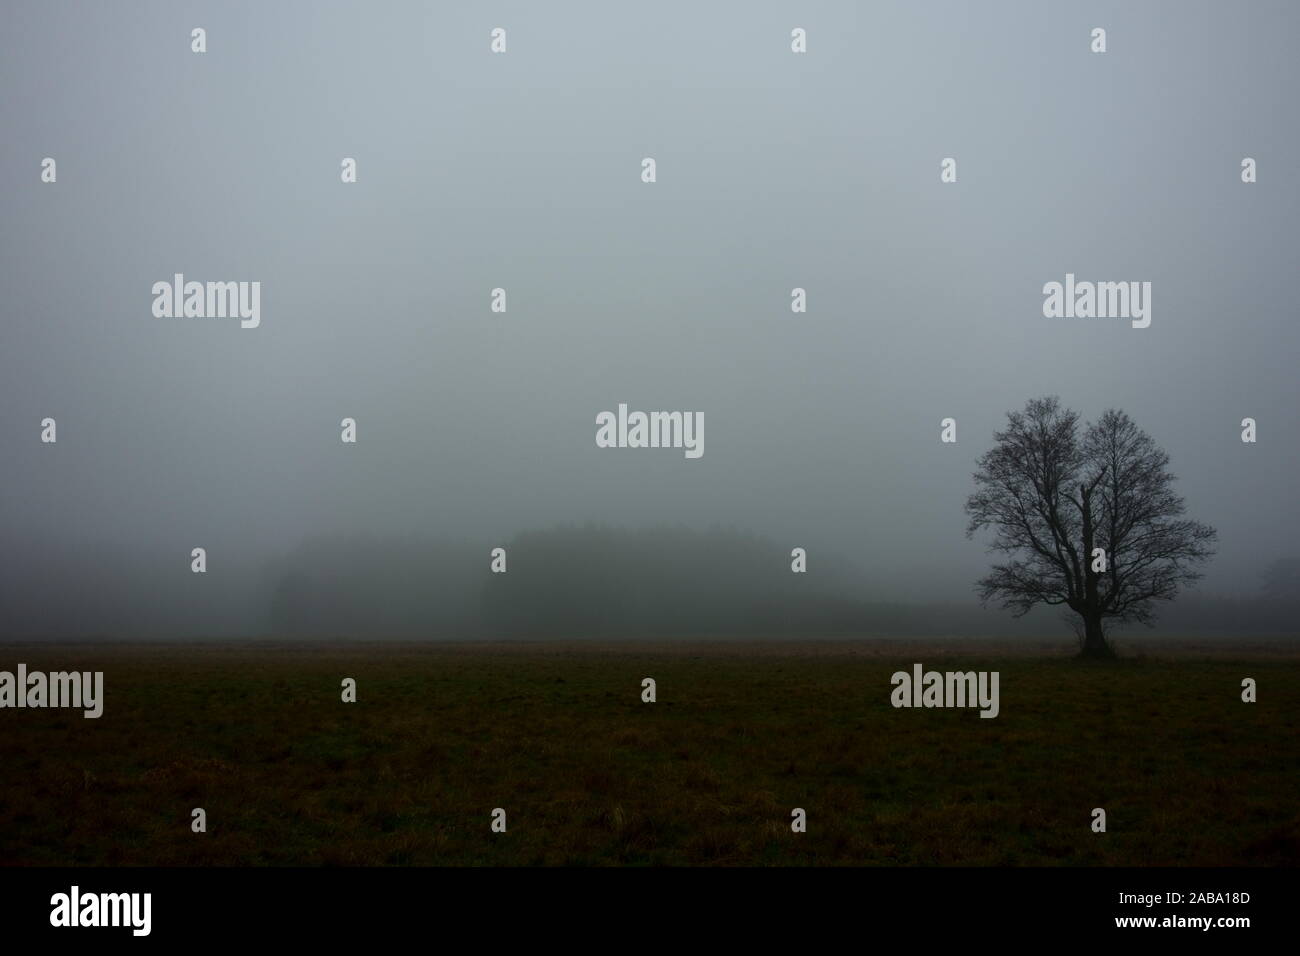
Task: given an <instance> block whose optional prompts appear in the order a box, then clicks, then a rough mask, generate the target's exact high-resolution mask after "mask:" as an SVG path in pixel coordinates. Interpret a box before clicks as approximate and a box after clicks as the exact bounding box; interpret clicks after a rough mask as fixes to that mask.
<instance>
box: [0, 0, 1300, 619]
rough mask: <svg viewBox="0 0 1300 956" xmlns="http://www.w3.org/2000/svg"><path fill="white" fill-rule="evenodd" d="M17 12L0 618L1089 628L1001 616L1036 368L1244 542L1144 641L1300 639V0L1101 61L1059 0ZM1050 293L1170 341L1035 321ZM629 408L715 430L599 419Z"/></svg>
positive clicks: (1144, 15)
mask: <svg viewBox="0 0 1300 956" xmlns="http://www.w3.org/2000/svg"><path fill="white" fill-rule="evenodd" d="M17 8H18V12H19V13H20V14H25V13H30V12H32V11H36V10H39V12H40V15H39V16H35V15H32V16H27V15H16V16H13V17H10V18H8V21H9V22H7V24H6V33H7V36H6V40H5V47H6V49H5V55H4V57H3V58H0V84H3V86H4V88H5V89H6V90H7V91H9V95H6V96H5V97H3V98H2V99H0V128H3V129H4V130H5V135H4V136H3V137H0V177H2V178H3V180H4V182H5V183H6V184H7V185H6V188H5V189H4V190H2V191H0V221H2V222H3V223H4V227H3V230H0V288H3V290H4V299H3V321H2V322H0V486H2V490H0V637H4V638H10V639H28V638H36V639H40V638H46V637H177V638H200V637H234V636H261V635H272V636H295V637H319V638H333V637H346V636H352V637H384V636H393V637H403V638H412V637H421V636H427V637H437V638H443V639H447V638H461V637H463V638H479V637H493V636H508V637H527V638H538V639H541V638H550V637H565V638H571V637H585V636H593V637H618V638H636V637H672V636H711V635H712V636H717V635H723V636H725V635H732V634H747V635H752V636H761V635H764V634H771V635H773V636H780V637H800V636H814V635H820V636H844V635H854V634H863V635H867V634H904V635H905V634H918V635H953V636H959V635H963V634H965V635H1005V636H1008V637H1014V636H1017V635H1026V636H1027V635H1037V636H1049V637H1050V636H1053V635H1060V636H1061V637H1062V639H1068V637H1069V629H1068V627H1067V626H1066V625H1064V624H1063V623H1061V622H1060V620H1059V618H1058V615H1056V614H1054V613H1051V612H1042V613H1039V612H1035V613H1033V614H1031V615H1030V616H1029V617H1028V618H1027V619H1025V620H1023V621H1019V622H1016V621H1013V620H1012V619H1011V618H1010V616H1009V615H1008V614H1006V613H1005V612H1001V611H998V610H996V609H991V610H980V609H979V608H978V606H977V605H976V603H975V593H974V582H975V581H976V579H977V578H978V577H979V576H980V575H981V574H982V573H984V571H985V570H986V569H987V566H988V562H989V559H988V557H987V556H986V554H985V553H984V548H985V546H986V544H987V541H986V540H983V539H981V537H980V536H976V538H975V539H973V540H967V539H966V537H965V535H964V530H965V524H966V519H965V516H964V515H963V513H962V505H963V502H964V500H965V498H966V496H967V495H968V494H969V493H970V492H971V490H972V485H971V473H972V470H973V468H974V465H975V461H976V459H977V458H978V456H979V455H980V454H981V453H983V452H984V451H986V450H987V449H988V447H989V446H990V443H991V441H992V435H993V432H994V431H995V430H996V429H997V428H999V427H1001V426H1002V425H1003V423H1004V420H1005V419H1004V416H1005V413H1006V412H1007V411H1009V410H1011V409H1015V408H1019V407H1021V406H1022V405H1023V404H1024V402H1025V401H1026V400H1027V399H1029V398H1031V397H1035V396H1039V395H1049V394H1054V395H1059V396H1060V397H1061V399H1062V402H1063V403H1064V404H1065V405H1067V406H1069V407H1071V408H1074V409H1077V410H1078V411H1079V412H1080V413H1081V415H1082V416H1083V417H1084V419H1085V420H1095V419H1096V418H1097V417H1098V416H1099V415H1100V414H1101V413H1102V412H1103V411H1104V410H1105V409H1107V408H1110V407H1118V408H1122V409H1124V410H1125V411H1127V412H1128V413H1129V414H1130V415H1131V416H1132V417H1133V419H1134V421H1136V422H1137V424H1138V425H1139V426H1140V427H1142V428H1143V429H1145V430H1146V431H1148V432H1149V433H1150V434H1151V435H1152V437H1153V438H1154V439H1155V441H1156V442H1157V443H1158V444H1159V445H1160V446H1161V447H1162V448H1164V449H1165V450H1166V451H1168V453H1169V454H1170V456H1171V466H1170V467H1171V470H1172V471H1173V473H1174V474H1175V475H1177V476H1178V478H1179V483H1178V490H1179V493H1180V494H1182V495H1183V496H1184V497H1185V499H1186V503H1187V509H1188V515H1189V516H1190V517H1192V518H1195V519H1197V520H1200V521H1204V522H1207V523H1208V524H1210V525H1213V526H1214V527H1215V528H1217V529H1218V532H1219V545H1218V553H1217V555H1216V557H1215V558H1214V559H1213V560H1212V561H1211V562H1210V563H1209V564H1208V565H1207V567H1206V568H1205V577H1204V579H1203V580H1202V581H1201V582H1200V584H1199V588H1198V589H1197V590H1196V591H1194V592H1191V593H1189V594H1186V595H1184V596H1183V597H1180V598H1179V600H1178V601H1176V602H1174V603H1173V604H1172V605H1169V606H1168V607H1165V608H1163V609H1162V610H1161V618H1160V622H1159V631H1158V632H1157V633H1168V634H1186V633H1193V632H1195V633H1205V634H1210V635H1218V636H1223V637H1230V636H1233V635H1251V634H1288V633H1294V631H1295V625H1294V622H1295V621H1296V620H1297V619H1300V617H1298V616H1297V613H1296V610H1297V600H1298V599H1297V592H1296V588H1295V580H1296V574H1295V573H1294V570H1290V571H1288V570H1286V568H1287V567H1291V568H1293V567H1294V566H1293V565H1285V564H1283V565H1279V564H1278V562H1285V561H1288V560H1289V561H1294V560H1295V558H1296V557H1297V555H1300V545H1297V541H1298V540H1300V509H1297V508H1296V506H1295V476H1296V475H1297V474H1298V473H1300V421H1298V420H1297V417H1296V415H1295V408H1296V403H1297V397H1298V396H1297V386H1296V382H1297V378H1296V374H1295V367H1294V366H1295V356H1296V355H1297V354H1300V324H1297V322H1296V314H1295V305H1294V302H1295V296H1294V290H1293V288H1292V287H1293V283H1294V274H1295V268H1294V236H1295V228H1296V223H1297V222H1300V182H1298V181H1297V179H1296V177H1295V176H1293V175H1291V172H1290V165H1291V163H1292V161H1293V158H1294V157H1295V156H1296V155H1300V130H1298V128H1297V126H1296V124H1295V123H1294V122H1290V121H1287V120H1286V119H1285V118H1286V117H1288V116H1291V115H1292V114H1293V112H1294V109H1293V107H1294V104H1293V102H1292V100H1293V96H1294V90H1295V87H1296V81H1297V79H1300V67H1298V66H1297V59H1296V57H1295V51H1294V38H1295V36H1296V35H1297V30H1298V29H1300V8H1297V7H1295V6H1294V5H1291V4H1286V3H1258V4H1254V3H1253V4H1251V5H1250V9H1249V15H1248V16H1241V17H1237V16H1235V15H1234V16H1229V15H1226V14H1225V12H1224V11H1223V10H1222V8H1216V7H1213V6H1210V5H1207V4H1197V3H1191V4H1189V3H1172V2H1170V3H1149V4H1141V5H1110V6H1104V7H1103V8H1100V9H1098V10H1097V11H1096V13H1095V15H1096V17H1097V19H1098V20H1099V21H1104V22H1105V24H1106V26H1107V27H1108V29H1109V30H1110V36H1111V43H1112V47H1111V51H1110V52H1109V53H1107V54H1106V56H1105V57H1095V56H1092V55H1091V54H1090V53H1089V51H1088V48H1087V29H1088V27H1089V26H1090V25H1091V24H1090V23H1087V22H1084V21H1083V20H1081V19H1080V16H1079V14H1078V13H1077V12H1072V11H1068V10H1066V9H1064V8H1058V7H1057V6H1056V5H1051V4H1039V3H1033V2H1021V3H999V4H994V5H979V6H973V5H969V4H964V3H958V2H952V3H939V4H924V5H917V4H911V3H903V2H898V3H886V4H873V5H871V7H870V11H869V12H868V10H867V9H866V8H864V7H861V6H859V5H857V4H847V3H844V4H827V5H823V6H817V7H816V8H813V9H808V10H804V9H800V10H794V9H792V8H791V7H790V6H789V5H788V4H778V3H745V4H740V3H723V4H708V5H703V6H701V5H698V4H689V3H684V2H667V3H659V4H655V5H653V6H651V7H622V8H619V9H618V10H617V11H614V10H611V9H610V8H609V7H608V6H607V5H605V4H601V3H596V2H591V3H570V4H564V5H563V6H562V7H559V8H557V7H555V6H552V5H536V4H524V3H520V4H507V5H505V6H504V7H503V8H502V10H501V11H500V12H492V13H491V14H490V16H489V15H487V14H484V13H483V12H482V11H480V10H478V9H476V8H475V7H474V6H473V5H468V6H466V7H464V8H463V9H458V8H455V7H448V6H446V5H438V6H437V8H436V10H435V9H434V8H432V7H429V6H428V5H426V4H416V3H385V4H382V5H379V6H378V7H377V8H376V9H373V10H372V9H367V11H366V13H365V16H364V18H359V17H358V15H357V14H356V10H355V8H353V7H344V6H336V5H332V4H328V3H320V4H318V3H311V4H308V3H305V2H287V3H276V4H261V3H252V2H235V3H226V4H221V5H217V6H212V7H210V8H208V7H204V8H201V9H196V8H191V7H185V6H176V5H172V4H166V3H161V2H155V3H141V4H135V5H133V8H132V9H133V12H132V15H131V16H123V15H122V12H121V11H120V10H118V9H116V8H114V7H113V6H112V5H93V4H57V5H52V6H47V5H44V4H41V5H36V4H32V3H19V4H17ZM1089 15H1090V16H1091V15H1093V14H1092V13H1090V14H1089ZM498 17H499V18H500V19H501V20H502V22H504V23H506V25H507V26H508V27H509V30H510V50H509V53H508V55H505V56H492V55H491V54H490V53H489V51H488V44H487V39H488V30H489V29H490V28H491V27H492V26H495V25H496V22H495V18H498ZM489 20H492V22H489ZM200 22H201V24H202V25H203V26H204V27H205V28H206V29H207V31H208V36H209V44H210V46H209V50H208V52H207V53H205V54H204V55H202V56H197V55H193V54H191V52H190V50H189V46H188V39H187V38H188V35H189V30H190V29H191V27H193V26H195V25H196V24H198V23H200ZM795 25H798V26H802V27H804V28H806V29H807V30H808V35H809V37H810V47H809V49H810V52H809V54H808V55H806V56H792V55H791V53H790V50H789V32H790V29H791V27H792V26H795ZM1189 51H1191V52H1189ZM340 64H343V65H342V66H340ZM1027 78H1030V79H1027ZM46 156H50V157H55V158H57V160H58V163H59V167H58V169H59V177H58V181H57V183H56V184H49V185H46V184H42V183H40V182H39V179H38V174H39V163H40V161H41V158H42V157H46ZM646 156H653V157H654V158H655V159H656V160H657V162H658V180H657V182H656V183H655V184H654V185H652V186H648V185H646V184H644V183H642V182H641V181H640V178H639V173H640V168H641V167H640V164H641V160H642V158H643V157H646ZM947 156H954V157H956V158H957V160H958V162H959V163H960V170H961V172H960V176H959V179H958V181H957V182H956V183H955V184H952V185H951V186H945V185H941V184H940V182H939V178H938V173H939V163H940V160H941V159H942V158H943V157H947ZM1243 156H1252V157H1255V158H1256V159H1257V160H1258V162H1259V169H1260V176H1259V181H1258V182H1257V183H1254V184H1252V185H1250V186H1245V185H1243V184H1242V182H1241V181H1240V179H1239V164H1240V161H1241V158H1242V157H1243ZM343 157H355V158H356V160H357V164H358V171H359V172H358V180H357V182H356V183H355V184H351V185H346V186H345V185H343V184H342V183H341V182H340V177H339V167H340V160H341V159H342V158H343ZM1067 272H1068V273H1074V274H1077V275H1079V276H1080V277H1081V278H1086V279H1115V280H1125V281H1127V280H1135V281H1136V280H1142V281H1149V282H1151V283H1152V290H1153V291H1152V299H1151V305H1152V322H1151V325H1150V327H1149V328H1145V329H1140V330H1138V329H1134V328H1131V327H1130V326H1129V324H1128V323H1127V322H1114V321H1089V320H1055V319H1048V318H1045V317H1044V315H1043V311H1042V293H1041V289H1042V287H1043V285H1044V283H1046V282H1049V281H1054V280H1055V281H1060V280H1061V279H1062V278H1063V277H1064V276H1065V275H1066V273H1067ZM176 273H183V274H184V275H185V276H186V277H187V278H192V279H194V280H198V281H245V280H247V281H252V280H256V281H259V282H261V290H262V293H261V295H262V298H261V319H260V324H259V325H258V327H257V328H250V329H244V328H241V327H240V324H239V322H238V321H231V320H224V319H186V318H157V317H155V316H154V315H153V314H152V313H151V292H150V290H151V286H152V285H153V284H154V283H155V282H157V281H159V280H167V281H170V280H171V278H172V276H173V275H175V274H176ZM497 287H502V288H505V289H506V290H508V294H509V307H508V311H506V312H504V313H494V312H492V311H490V308H489V302H490V293H491V290H493V289H494V288H497ZM794 287H800V288H805V289H806V290H807V295H808V311H807V312H806V313H802V314H795V313H792V312H791V309H790V290H791V289H792V288H794ZM620 403H627V404H628V405H629V406H630V407H632V408H634V409H644V410H646V411H651V410H679V411H684V412H697V413H700V414H702V415H703V418H704V421H705V422H706V423H707V427H706V428H705V431H704V437H705V441H704V453H703V454H702V455H701V456H700V457H699V458H695V459H691V458H688V457H686V456H684V455H683V454H682V452H681V450H680V449H671V448H661V449H628V448H620V449H609V448H600V447H598V446H597V443H596V441H595V437H596V416H597V415H599V414H600V413H601V412H603V411H609V410H613V409H616V408H617V407H618V406H619V404H620ZM47 416H48V417H52V418H54V419H56V420H57V422H58V441H57V443H56V444H43V443H42V442H41V441H40V422H41V421H42V420H43V419H44V418H46V417H47ZM1247 416H1249V417H1252V418H1254V419H1255V420H1256V421H1257V422H1258V425H1259V440H1258V442H1257V443H1255V444H1244V443H1243V442H1242V441H1241V440H1240V431H1241V427H1240V422H1241V420H1242V419H1243V418H1244V417H1247ZM947 417H953V418H955V419H956V422H957V442H956V443H955V444H945V443H941V442H940V440H939V434H940V422H941V420H943V419H944V418H947ZM344 418H353V419H355V421H356V423H357V434H358V440H357V442H356V443H355V444H345V443H343V442H341V441H340V422H341V420H342V419H344ZM196 547H202V548H204V549H206V553H207V561H208V565H207V571H206V573H204V574H193V573H191V567H190V562H191V557H190V556H191V551H192V549H194V548H196ZM497 547H503V548H505V549H506V551H507V554H508V560H509V570H508V573H506V574H504V575H492V574H491V573H490V571H489V562H490V553H491V551H492V549H493V548H497ZM796 547H798V548H804V549H806V551H807V555H808V571H807V573H806V574H800V575H795V574H791V572H790V561H791V550H792V549H793V548H796ZM1279 568H1281V569H1282V570H1278V569H1279ZM1279 582H1280V583H1279ZM1135 630H1138V631H1139V632H1140V629H1135Z"/></svg>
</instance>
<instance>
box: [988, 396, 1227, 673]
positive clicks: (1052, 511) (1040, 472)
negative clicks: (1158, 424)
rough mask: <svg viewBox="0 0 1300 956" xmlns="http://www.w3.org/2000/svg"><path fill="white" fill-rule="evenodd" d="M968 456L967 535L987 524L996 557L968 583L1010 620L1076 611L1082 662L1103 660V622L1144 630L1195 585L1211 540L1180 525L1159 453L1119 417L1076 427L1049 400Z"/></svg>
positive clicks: (1178, 502) (1189, 524)
mask: <svg viewBox="0 0 1300 956" xmlns="http://www.w3.org/2000/svg"><path fill="white" fill-rule="evenodd" d="M993 437H994V441H995V443H996V444H995V445H994V447H993V448H992V449H990V450H989V451H988V452H986V453H985V454H984V455H983V456H981V457H980V459H979V462H978V467H977V470H976V472H975V475H974V478H975V487H976V490H975V492H974V493H973V494H972V495H971V496H970V497H969V498H968V499H967V501H966V513H967V515H968V516H969V518H970V524H969V526H968V527H967V529H966V535H967V537H972V536H973V535H974V534H975V533H976V532H978V531H981V530H983V529H985V528H990V529H992V530H993V532H994V537H993V541H992V544H991V545H990V548H989V550H990V551H992V552H997V553H1001V554H1005V555H1007V556H1008V560H1007V561H1006V562H1005V563H1002V564H996V565H994V566H993V568H992V570H991V571H990V572H989V574H988V575H986V576H985V577H983V578H981V579H980V581H979V582H978V584H977V586H978V588H979V592H980V597H981V599H982V600H983V601H984V602H985V603H986V604H987V603H989V602H990V601H999V602H1000V603H1001V606H1002V607H1004V608H1009V609H1011V610H1013V611H1014V612H1015V615H1016V616H1017V617H1019V616H1020V615H1022V614H1025V613H1026V612H1028V611H1029V610H1030V608H1032V607H1034V606H1035V605H1037V604H1046V605H1064V606H1065V607H1067V608H1069V609H1070V610H1071V611H1073V612H1075V613H1076V614H1078V615H1079V624H1080V625H1081V626H1080V632H1081V635H1082V651H1083V653H1084V655H1085V656H1090V657H1109V656H1111V655H1112V650H1111V647H1110V644H1109V642H1108V641H1107V639H1106V636H1105V624H1106V622H1107V621H1115V622H1128V621H1135V622H1140V623H1143V624H1150V623H1151V622H1152V621H1153V619H1154V616H1155V602H1156V601H1168V600H1172V599H1173V598H1174V597H1175V596H1176V595H1177V594H1178V592H1179V590H1180V589H1181V588H1182V587H1183V586H1185V585H1187V584H1189V583H1191V582H1193V581H1195V580H1196V579H1197V578H1199V577H1200V573H1199V571H1198V570H1197V568H1198V566H1199V565H1200V564H1201V563H1202V562H1203V561H1205V560H1206V559H1207V558H1208V557H1210V555H1212V554H1213V553H1214V542H1215V538H1216V532H1215V530H1214V529H1213V528H1211V527H1209V526H1208V525H1204V524H1201V523H1200V522H1197V521H1192V520H1190V519H1187V518H1185V517H1183V513H1184V510H1185V509H1184V505H1183V499H1182V498H1181V497H1180V496H1179V495H1177V494H1175V493H1174V490H1173V483H1174V480H1175V479H1174V476H1173V475H1172V474H1170V472H1169V468H1168V466H1169V456H1168V454H1166V453H1165V452H1164V451H1163V450H1162V449H1160V448H1159V447H1158V446H1157V445H1156V444H1155V442H1154V441H1152V440H1151V437H1150V436H1149V435H1147V433H1146V432H1144V431H1142V429H1140V428H1138V427H1137V425H1135V424H1134V423H1133V420H1132V419H1130V418H1129V417H1128V415H1127V414H1125V413H1124V412H1122V411H1117V410H1115V409H1111V410H1108V411H1107V412H1105V414H1103V415H1102V416H1101V418H1100V419H1099V420H1098V421H1096V422H1094V423H1089V424H1087V425H1086V426H1083V427H1082V428H1081V427H1080V423H1079V416H1078V414H1077V413H1076V412H1073V411H1071V410H1070V409H1068V408H1063V407H1062V406H1061V404H1060V401H1059V399H1057V398H1056V397H1049V398H1038V399H1033V400H1031V401H1029V402H1028V403H1027V404H1026V405H1025V407H1024V409H1023V410H1022V411H1019V412H1010V413H1008V415H1007V427H1006V428H1005V429H1003V430H1002V431H999V432H996V433H995V434H994V436H993Z"/></svg>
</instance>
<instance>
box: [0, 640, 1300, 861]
mask: <svg viewBox="0 0 1300 956" xmlns="http://www.w3.org/2000/svg"><path fill="white" fill-rule="evenodd" d="M969 653H970V655H971V656H967V657H956V656H949V657H941V656H939V655H938V654H937V653H936V652H934V650H933V648H909V647H908V646H907V645H905V644H898V643H893V644H881V643H876V644H841V645H826V644H816V645H807V646H800V645H797V644H789V643H786V644H781V645H725V644H709V645H686V646H670V645H666V644H657V645H624V646H621V647H613V646H606V645H583V644H566V645H433V646H412V645H382V644H371V645H348V646H331V645H316V646H298V647H292V646H289V647H286V646H257V645H234V644H227V645H199V646H186V647H179V646H176V645H168V646H129V647H113V646H89V645H80V646H76V647H49V646H44V647H42V646H35V645H33V646H26V647H0V669H6V670H13V669H14V667H15V666H16V664H17V663H18V662H19V661H22V662H24V663H26V664H27V665H28V666H29V668H31V669H40V670H64V669H71V668H76V669H89V670H103V671H104V672H105V683H106V705H105V711H104V716H103V717H102V718H100V719H99V720H86V719H83V718H82V717H81V715H80V712H74V711H53V710H44V711H40V710H7V709H6V710H0V863H3V864H9V865H14V864H20V865H84V864H90V865H120V864H131V865H146V864H160V865H210V864H243V865H248V864H254V865H255V864H270V865H285V864H307V865H316V864H326V865H329V864H342V865H353V864H365V865H405V864H417V865H428V864H434V865H502V864H504V865H527V864H548V865H563V864H571V865H572V864H579V865H585V864H591V865H603V864H633V865H637V864H675V865H698V864H705V865H787V864H794V865H808V864H818V865H821V864H847V865H864V864H865V865H899V864H901V865H934V864H942V865H995V866H996V865H1044V864H1047V865H1051V864H1066V865H1175V866H1176V865H1204V866H1219V865H1229V866H1231V865H1278V864H1282V865H1294V864H1295V863H1296V862H1297V861H1300V762H1298V761H1297V758H1298V757H1300V662H1297V661H1296V660H1295V659H1289V660H1288V659H1284V658H1283V659H1259V660H1250V661H1241V660H1232V659H1228V658H1224V657H1217V658H1198V657H1196V656H1195V655H1191V656H1188V655H1183V656H1179V657H1173V658H1170V659H1162V658H1155V657H1148V658H1142V659H1126V660H1120V661H1116V662H1108V663H1083V662H1079V661H1076V660H1072V659H1070V658H1069V657H1068V656H1067V655H1066V653H1065V652H1064V651H1062V653H1061V654H1060V655H1042V654H1038V655H1035V656H1024V655H1018V654H1017V651H1016V650H1015V649H1014V648H1013V647H1012V646H1011V645H1006V646H1004V647H1003V648H1002V649H997V648H994V649H985V650H983V651H981V650H978V649H975V650H973V651H971V652H969ZM917 661H919V662H921V663H924V664H925V665H926V666H927V667H933V668H935V669H939V670H968V669H974V670H998V671H1000V672H1001V714H1000V716H998V717H997V718H996V719H993V720H986V719H980V718H979V716H978V714H977V712H976V711H975V710H973V709H972V710H965V711H958V710H942V709H931V710H901V709H900V710H895V709H894V708H892V707H891V706H890V704H889V692H890V690H891V687H890V683H889V678H890V675H891V674H892V673H893V672H894V671H895V670H900V669H910V667H911V665H912V663H914V662H917ZM1245 676H1250V677H1254V678H1255V679H1256V680H1258V682H1259V687H1260V700H1259V703H1256V704H1244V703H1242V702H1241V700H1240V683H1241V679H1242V677H1245ZM344 677H354V678H356V680H357V682H358V686H359V700H358V702H357V703H356V704H343V703H341V702H340V699H339V694H340V681H341V680H342V679H343V678H344ZM643 677H654V678H655V679H656V680H657V682H658V697H659V699H658V702H657V703H655V704H644V703H642V702H641V699H640V691H641V688H640V682H641V679H642V678H643ZM194 807H203V808H204V809H205V810H206V811H207V818H208V832H207V833H204V834H195V833H193V832H191V829H190V811H191V809H192V808H194ZM494 807H502V808H504V809H505V810H506V812H507V819H508V831H507V832H506V833H505V834H493V833H492V832H491V831H490V827H489V823H490V815H491V812H492V809H493V808H494ZM794 807H802V808H804V809H805V810H806V811H807V814H808V832H807V833H804V834H795V833H792V832H791V830H790V811H791V809H792V808H794ZM1094 807H1104V808H1105V810H1106V812H1107V815H1108V824H1109V826H1108V832H1107V833H1105V834H1096V833H1093V832H1092V831H1091V829H1090V827H1089V824H1090V821H1091V811H1092V809H1093V808H1094Z"/></svg>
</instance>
